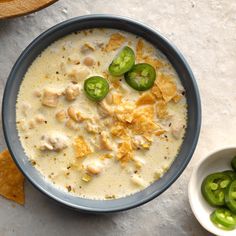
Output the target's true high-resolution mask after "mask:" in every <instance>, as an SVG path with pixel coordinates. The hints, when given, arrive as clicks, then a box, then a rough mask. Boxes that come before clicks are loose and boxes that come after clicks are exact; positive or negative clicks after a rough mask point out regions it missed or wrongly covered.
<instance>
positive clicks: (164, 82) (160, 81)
mask: <svg viewBox="0 0 236 236" xmlns="http://www.w3.org/2000/svg"><path fill="white" fill-rule="evenodd" d="M157 86H158V87H159V89H160V90H161V93H162V96H163V98H164V100H165V102H169V101H170V100H171V99H172V98H173V97H174V96H175V95H176V93H177V88H176V85H175V83H174V82H173V79H172V77H171V76H170V75H166V74H163V73H158V78H157Z"/></svg>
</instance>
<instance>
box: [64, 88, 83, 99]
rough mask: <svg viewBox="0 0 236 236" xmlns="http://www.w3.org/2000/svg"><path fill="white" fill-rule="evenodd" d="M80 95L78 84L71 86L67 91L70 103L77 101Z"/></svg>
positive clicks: (66, 95) (66, 96) (66, 94)
mask: <svg viewBox="0 0 236 236" xmlns="http://www.w3.org/2000/svg"><path fill="white" fill-rule="evenodd" d="M79 93H80V89H79V86H78V85H77V84H72V85H69V86H68V87H67V88H66V89H65V98H66V100H68V101H73V100H75V99H76V97H77V96H78V95H79Z"/></svg>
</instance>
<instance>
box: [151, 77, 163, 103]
mask: <svg viewBox="0 0 236 236" xmlns="http://www.w3.org/2000/svg"><path fill="white" fill-rule="evenodd" d="M156 81H157V80H156ZM156 81H155V84H154V85H153V87H152V90H151V92H152V94H154V95H155V96H156V98H157V100H159V99H162V94H161V90H160V89H159V87H158V86H157V84H156Z"/></svg>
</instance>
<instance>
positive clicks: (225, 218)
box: [210, 208, 236, 230]
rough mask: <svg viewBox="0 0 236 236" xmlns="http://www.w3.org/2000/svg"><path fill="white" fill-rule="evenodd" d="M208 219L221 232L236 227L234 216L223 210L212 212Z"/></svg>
mask: <svg viewBox="0 0 236 236" xmlns="http://www.w3.org/2000/svg"><path fill="white" fill-rule="evenodd" d="M210 219H211V221H212V222H213V223H214V225H216V226H217V227H218V228H220V229H223V230H233V229H235V227H236V215H235V214H234V213H232V212H231V211H230V210H228V209H225V208H218V209H216V210H215V211H213V212H212V213H211V216H210Z"/></svg>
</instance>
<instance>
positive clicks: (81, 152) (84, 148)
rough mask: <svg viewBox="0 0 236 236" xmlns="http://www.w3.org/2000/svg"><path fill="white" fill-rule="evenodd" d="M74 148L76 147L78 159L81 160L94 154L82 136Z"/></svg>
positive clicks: (76, 140)
mask: <svg viewBox="0 0 236 236" xmlns="http://www.w3.org/2000/svg"><path fill="white" fill-rule="evenodd" d="M74 147H75V152H76V157H79V158H81V157H84V156H87V155H89V154H91V153H92V150H91V148H90V147H89V145H88V144H87V143H86V141H85V140H84V138H83V137H82V136H79V137H77V138H76V139H75V143H74Z"/></svg>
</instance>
